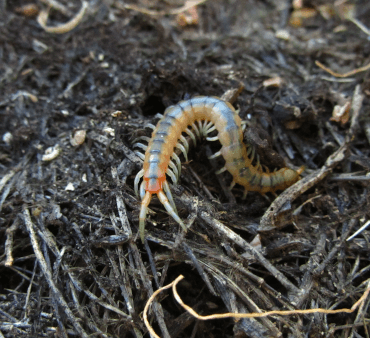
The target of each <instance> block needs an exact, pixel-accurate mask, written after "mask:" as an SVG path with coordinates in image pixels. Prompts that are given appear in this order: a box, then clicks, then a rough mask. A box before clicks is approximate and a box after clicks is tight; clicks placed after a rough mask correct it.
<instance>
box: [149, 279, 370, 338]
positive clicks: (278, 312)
mask: <svg viewBox="0 0 370 338" xmlns="http://www.w3.org/2000/svg"><path fill="white" fill-rule="evenodd" d="M182 279H184V276H182V275H180V276H178V277H177V278H176V279H175V280H174V281H173V282H172V283H170V284H168V285H166V286H164V287H162V288H160V289H158V290H157V291H155V292H154V293H153V294H152V296H151V297H150V298H149V299H148V301H147V303H146V305H145V308H144V313H143V318H144V323H145V326H146V327H147V329H148V330H149V332H150V334H151V335H152V336H153V337H155V338H160V337H159V336H158V335H157V334H156V333H155V332H154V330H153V328H152V327H151V325H150V323H149V321H148V316H147V313H148V309H149V306H150V304H151V303H152V302H153V300H154V298H155V297H156V296H157V295H158V294H159V293H161V292H162V291H163V290H166V289H169V288H170V287H172V292H173V295H174V297H175V299H176V301H177V302H178V303H179V304H180V305H181V306H182V307H183V308H184V309H185V310H186V311H188V312H189V313H190V314H191V315H193V316H194V317H195V318H197V319H199V320H211V319H222V318H261V317H268V316H272V315H281V316H289V315H296V314H310V313H325V314H336V313H343V312H344V313H352V312H354V311H355V310H356V309H357V307H358V306H360V305H362V304H363V302H364V301H365V299H366V298H367V296H368V294H369V292H370V281H369V282H368V283H367V288H366V290H365V291H364V293H363V295H362V296H361V297H360V299H359V300H358V301H357V302H356V303H355V304H353V306H352V307H351V308H350V309H347V308H344V309H338V310H327V309H322V308H317V309H307V310H288V311H284V310H274V311H267V312H262V313H256V312H252V313H232V312H228V313H221V314H214V315H208V316H202V315H200V314H198V313H197V312H195V311H194V310H193V309H192V308H191V307H190V306H188V305H186V304H185V303H184V302H183V301H182V299H181V297H180V296H179V294H178V292H177V289H176V286H177V284H178V283H179V282H180V281H181V280H182Z"/></svg>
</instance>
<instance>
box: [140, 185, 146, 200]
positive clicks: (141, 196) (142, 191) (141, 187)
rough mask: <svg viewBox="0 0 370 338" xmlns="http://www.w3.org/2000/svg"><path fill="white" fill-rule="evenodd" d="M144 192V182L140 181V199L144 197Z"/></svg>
mask: <svg viewBox="0 0 370 338" xmlns="http://www.w3.org/2000/svg"><path fill="white" fill-rule="evenodd" d="M145 193H146V191H145V183H144V181H142V182H141V184H140V198H141V199H143V198H144V196H145Z"/></svg>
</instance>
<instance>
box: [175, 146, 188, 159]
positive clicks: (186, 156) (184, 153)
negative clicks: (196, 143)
mask: <svg viewBox="0 0 370 338" xmlns="http://www.w3.org/2000/svg"><path fill="white" fill-rule="evenodd" d="M176 148H178V149H180V150H181V151H182V154H183V155H184V157H185V161H186V162H188V161H189V160H188V153H187V152H186V149H185V147H184V146H183V145H182V144H181V143H179V142H177V144H176Z"/></svg>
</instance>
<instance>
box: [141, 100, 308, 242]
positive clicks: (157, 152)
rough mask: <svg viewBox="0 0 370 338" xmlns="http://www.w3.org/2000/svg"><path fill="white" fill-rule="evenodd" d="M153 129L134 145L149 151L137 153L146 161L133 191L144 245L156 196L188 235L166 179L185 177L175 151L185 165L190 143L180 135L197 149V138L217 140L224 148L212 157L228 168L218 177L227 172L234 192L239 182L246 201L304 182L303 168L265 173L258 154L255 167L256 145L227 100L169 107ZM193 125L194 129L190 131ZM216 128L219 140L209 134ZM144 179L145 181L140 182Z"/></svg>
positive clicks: (187, 103)
mask: <svg viewBox="0 0 370 338" xmlns="http://www.w3.org/2000/svg"><path fill="white" fill-rule="evenodd" d="M147 127H149V128H151V129H153V134H152V137H151V139H150V140H149V142H148V145H147V146H145V145H144V144H142V143H140V142H137V141H141V140H148V138H145V137H141V138H138V139H137V140H136V143H135V147H137V148H141V149H143V150H145V155H143V154H142V153H140V152H136V154H137V155H138V156H139V157H140V158H142V159H143V161H144V165H143V169H142V170H140V171H139V173H138V174H137V176H136V178H135V182H134V185H135V193H136V194H137V195H138V194H140V197H141V199H142V202H141V209H140V221H139V234H140V237H141V240H142V241H144V236H145V219H146V214H147V211H148V206H149V203H150V201H151V199H152V195H153V194H156V195H157V197H158V198H159V200H160V201H161V203H162V204H163V205H164V207H165V209H166V210H167V212H168V213H169V214H170V215H171V217H172V218H173V219H174V220H175V221H176V222H177V223H178V224H179V225H180V226H181V227H182V229H183V230H184V231H186V229H187V228H186V226H185V224H184V223H183V221H182V220H181V218H180V217H179V216H178V214H177V210H176V206H175V202H174V200H173V197H172V194H171V191H170V188H169V185H168V183H167V180H166V175H167V176H169V177H170V178H171V180H172V181H173V183H177V180H178V178H179V176H180V174H181V162H180V159H179V157H178V156H177V155H176V153H175V152H174V150H175V148H178V149H180V151H181V152H182V154H183V155H184V157H185V160H186V161H187V153H188V151H189V143H188V141H187V140H186V139H185V137H184V136H183V135H182V133H183V132H184V133H186V134H187V135H189V136H190V138H191V140H192V142H193V143H194V145H196V142H197V139H199V138H201V137H205V138H206V139H207V140H208V141H219V142H220V143H221V149H220V150H219V151H218V152H216V153H215V154H214V155H212V156H210V158H216V157H218V156H221V155H222V156H223V158H224V160H225V166H224V167H223V168H221V169H220V170H219V171H218V172H217V173H221V172H224V171H226V170H227V171H229V172H230V173H231V175H232V176H233V181H232V183H231V186H230V189H232V188H233V187H234V185H235V184H239V185H241V186H243V187H244V189H245V191H244V194H243V198H244V197H245V196H246V194H247V192H248V191H257V192H259V193H261V194H265V193H267V192H271V193H275V192H276V191H278V190H284V189H286V188H287V187H289V186H290V185H292V184H293V183H295V182H297V181H298V180H299V179H300V174H301V173H302V172H303V170H304V168H303V167H302V168H300V169H299V170H297V171H295V170H292V169H289V168H282V169H280V170H278V171H274V172H272V173H270V172H268V171H267V172H264V171H263V167H262V165H261V164H260V162H259V157H258V155H256V158H257V164H256V165H255V166H254V165H253V164H252V163H253V160H254V157H255V151H254V148H253V147H250V146H248V147H246V146H245V145H244V143H243V132H242V131H243V129H244V128H245V125H242V121H241V119H240V117H239V115H238V114H237V113H236V111H235V110H234V108H233V107H232V106H231V104H229V103H228V102H225V101H222V100H221V99H219V98H216V97H207V96H199V97H194V98H192V99H190V100H187V101H181V102H179V103H178V104H176V105H174V106H171V107H168V108H167V109H166V111H165V112H164V115H163V117H162V118H161V120H160V121H159V122H158V124H157V126H156V127H155V126H153V125H152V124H148V125H147ZM189 127H191V129H189ZM215 130H217V131H218V134H217V135H216V136H209V134H210V133H211V132H213V131H215ZM141 178H143V181H142V183H141V184H140V188H139V182H140V180H141Z"/></svg>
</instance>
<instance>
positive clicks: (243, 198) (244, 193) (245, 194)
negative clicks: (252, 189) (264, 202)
mask: <svg viewBox="0 0 370 338" xmlns="http://www.w3.org/2000/svg"><path fill="white" fill-rule="evenodd" d="M247 195H248V190H247V189H244V192H243V196H242V200H243V201H244V200H245V199H246V198H247Z"/></svg>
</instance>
